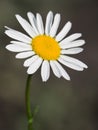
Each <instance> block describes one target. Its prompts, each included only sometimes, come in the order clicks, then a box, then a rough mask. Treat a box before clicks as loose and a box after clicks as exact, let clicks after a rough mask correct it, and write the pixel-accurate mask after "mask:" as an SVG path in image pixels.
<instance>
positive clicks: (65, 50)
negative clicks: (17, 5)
mask: <svg viewBox="0 0 98 130" xmlns="http://www.w3.org/2000/svg"><path fill="white" fill-rule="evenodd" d="M27 16H28V19H29V22H28V21H26V20H25V19H24V18H22V17H21V16H20V15H16V19H17V20H18V22H19V23H20V25H21V26H22V28H23V29H24V30H25V31H26V33H27V35H25V34H23V33H21V32H19V31H16V30H14V29H11V28H9V27H6V29H7V30H6V31H5V34H6V35H8V36H9V37H11V38H12V39H13V41H11V42H10V44H9V45H7V46H6V48H7V49H8V50H9V51H12V52H17V53H18V54H16V58H18V59H25V58H27V59H26V60H25V61H24V66H25V67H28V69H27V73H28V74H34V73H35V72H36V71H37V70H38V69H39V68H40V67H41V77H42V80H43V81H47V80H48V79H49V77H50V68H51V69H52V71H53V73H54V75H55V76H56V77H58V78H60V77H63V78H65V79H67V80H70V77H69V75H68V73H67V72H66V70H65V69H64V68H63V67H62V65H65V66H67V67H69V68H71V69H74V70H77V71H82V70H84V68H87V65H86V64H84V63H83V62H81V61H80V60H78V59H76V58H72V57H70V56H68V55H72V54H78V53H80V52H82V51H83V48H81V46H82V45H84V44H85V41H84V40H82V39H79V38H80V37H81V36H82V34H81V33H75V34H72V35H70V36H68V37H66V35H67V34H68V32H69V31H70V29H71V27H72V24H71V22H67V23H66V24H65V25H64V27H63V28H62V29H61V31H60V32H59V33H58V34H57V30H58V27H59V24H60V20H61V16H60V14H58V13H57V14H55V16H54V17H53V13H52V12H51V11H50V12H49V13H48V14H47V17H46V23H45V27H44V25H43V20H42V17H41V15H40V14H39V13H37V14H36V17H35V16H34V14H33V13H31V12H28V13H27ZM61 64H62V65H61Z"/></svg>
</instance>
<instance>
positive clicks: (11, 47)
mask: <svg viewBox="0 0 98 130" xmlns="http://www.w3.org/2000/svg"><path fill="white" fill-rule="evenodd" d="M6 49H8V50H9V51H12V52H22V51H30V50H32V48H31V47H30V46H28V47H22V46H19V45H16V44H9V45H7V46H6Z"/></svg>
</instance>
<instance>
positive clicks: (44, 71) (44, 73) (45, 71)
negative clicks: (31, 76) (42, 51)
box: [41, 60, 50, 82]
mask: <svg viewBox="0 0 98 130" xmlns="http://www.w3.org/2000/svg"><path fill="white" fill-rule="evenodd" d="M49 76H50V65H49V62H48V61H47V60H44V61H43V63H42V67H41V77H42V80H43V81H44V82H46V81H47V80H48V79H49Z"/></svg>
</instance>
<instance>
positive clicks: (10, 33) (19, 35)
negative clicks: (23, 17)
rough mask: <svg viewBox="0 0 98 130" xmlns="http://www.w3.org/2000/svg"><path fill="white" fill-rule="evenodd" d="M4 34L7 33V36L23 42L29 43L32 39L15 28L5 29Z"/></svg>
mask: <svg viewBox="0 0 98 130" xmlns="http://www.w3.org/2000/svg"><path fill="white" fill-rule="evenodd" d="M5 34H6V35H8V36H9V37H11V38H13V39H15V40H18V41H21V42H25V43H31V41H32V39H31V38H30V37H28V36H27V35H25V34H23V33H21V32H19V31H16V30H6V31H5Z"/></svg>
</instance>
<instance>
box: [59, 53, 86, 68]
mask: <svg viewBox="0 0 98 130" xmlns="http://www.w3.org/2000/svg"><path fill="white" fill-rule="evenodd" d="M60 58H61V59H63V60H65V61H67V62H70V63H73V64H75V65H77V66H80V67H83V68H88V67H87V65H86V64H84V63H83V62H82V61H80V60H78V59H76V58H73V57H70V56H65V55H61V56H60Z"/></svg>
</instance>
